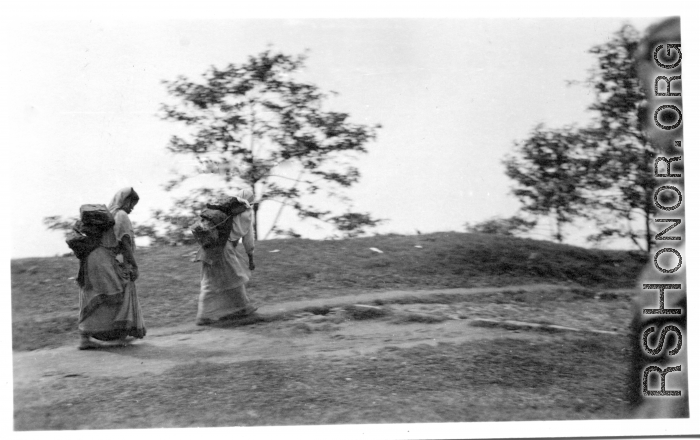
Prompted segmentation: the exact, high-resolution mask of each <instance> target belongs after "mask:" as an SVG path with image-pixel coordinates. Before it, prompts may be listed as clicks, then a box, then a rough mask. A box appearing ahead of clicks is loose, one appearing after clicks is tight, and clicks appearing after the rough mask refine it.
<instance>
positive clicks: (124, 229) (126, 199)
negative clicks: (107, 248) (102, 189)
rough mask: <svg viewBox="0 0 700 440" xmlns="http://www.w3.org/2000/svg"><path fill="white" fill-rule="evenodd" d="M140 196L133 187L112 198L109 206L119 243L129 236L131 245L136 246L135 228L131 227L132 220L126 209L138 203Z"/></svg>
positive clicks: (119, 192)
mask: <svg viewBox="0 0 700 440" xmlns="http://www.w3.org/2000/svg"><path fill="white" fill-rule="evenodd" d="M138 199H139V196H138V194H136V191H134V188H132V187H130V186H129V187H126V188H122V189H120V190H119V191H117V193H116V194H115V195H114V197H112V201H111V202H110V203H109V205H108V206H107V209H109V212H111V213H112V215H113V216H114V235H115V237H116V238H117V241H121V239H122V237H124V236H125V235H128V236H129V238H131V245H132V246H133V245H134V239H135V234H134V228H133V226H132V225H131V220H129V216H128V215H127V213H126V211H124V208H125V207H127V206H129V203H131V201H132V200H136V201H138Z"/></svg>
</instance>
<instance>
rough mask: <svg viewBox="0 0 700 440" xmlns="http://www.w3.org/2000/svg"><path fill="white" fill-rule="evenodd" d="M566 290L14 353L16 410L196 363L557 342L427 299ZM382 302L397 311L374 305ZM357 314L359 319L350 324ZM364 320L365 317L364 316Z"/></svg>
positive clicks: (325, 309) (267, 310)
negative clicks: (45, 390)
mask: <svg viewBox="0 0 700 440" xmlns="http://www.w3.org/2000/svg"><path fill="white" fill-rule="evenodd" d="M561 289H562V288H561V286H527V287H511V288H475V289H442V290H432V291H391V292H372V293H366V294H361V295H353V296H345V297H336V298H330V299H314V300H307V301H297V302H288V303H279V304H272V305H265V306H262V307H261V308H260V309H259V310H258V315H259V316H260V317H261V318H263V319H262V320H261V321H258V322H255V321H253V322H251V323H249V324H247V325H241V324H240V322H238V323H237V322H235V321H234V322H231V323H229V324H219V325H216V326H212V327H198V326H196V325H194V323H186V324H183V325H180V326H176V327H168V328H156V329H149V333H148V335H147V337H146V338H145V339H144V340H140V341H136V342H134V343H132V344H131V345H130V346H127V347H114V348H108V349H100V350H87V351H79V350H77V349H76V346H75V345H71V346H63V347H59V348H54V349H40V350H35V351H31V352H15V353H14V355H13V363H14V385H15V396H18V398H17V399H16V402H15V403H16V405H18V406H20V407H21V406H22V405H23V402H22V399H21V397H19V396H22V395H24V394H25V393H23V392H22V391H29V390H37V389H41V388H42V387H45V386H47V385H49V384H50V383H52V382H54V381H61V380H64V379H65V378H70V377H103V376H107V377H132V376H138V375H142V374H146V373H151V374H161V373H163V372H164V371H166V370H168V369H169V368H171V367H174V366H178V365H183V364H191V363H194V362H197V361H207V362H214V363H236V362H244V361H250V360H256V359H263V360H264V359H283V358H286V359H289V358H297V357H301V356H337V357H343V356H355V355H367V354H370V355H371V353H373V352H376V351H378V350H380V349H382V348H385V347H390V346H395V347H409V346H414V345H419V344H430V345H436V344H438V343H441V342H455V343H463V342H466V341H475V340H488V339H493V338H500V337H503V336H506V335H507V336H508V337H511V338H523V339H533V338H537V339H540V340H541V339H543V338H553V337H556V335H554V334H548V333H543V332H539V333H538V332H531V331H522V332H521V331H519V330H518V328H517V323H515V324H514V323H513V321H509V322H510V324H509V325H508V326H505V327H499V326H497V325H492V324H494V322H491V321H489V324H490V325H488V326H483V325H481V326H478V325H474V323H476V322H477V321H480V322H483V321H484V320H483V319H481V317H479V316H464V315H458V314H456V312H455V311H454V310H453V309H449V306H448V305H445V304H440V303H435V302H433V303H431V302H430V301H427V300H428V299H429V298H431V297H432V298H435V297H436V295H438V296H440V295H442V298H446V297H451V298H453V300H454V298H457V299H456V300H455V301H457V302H459V301H462V303H464V302H465V301H467V302H468V301H469V298H470V297H471V298H473V295H478V294H489V293H494V292H503V293H508V292H516V291H517V292H536V291H537V292H543V291H555V290H561ZM376 300H381V301H383V302H384V303H385V304H386V303H390V304H386V305H382V306H372V305H370V304H372V303H373V301H376ZM357 305H360V306H359V307H358V306H357ZM416 305H418V307H419V308H416ZM314 308H316V309H317V310H315V311H316V314H314V313H312V312H313V311H314ZM309 310H311V311H309ZM349 310H350V312H348V311H349ZM352 313H354V314H355V315H353V318H352V319H349V316H350V315H352ZM358 313H359V314H360V316H358V315H357V314H358ZM363 313H364V314H365V315H366V316H361V315H362V314H363ZM525 330H528V329H525ZM529 330H532V328H529ZM560 330H561V329H560ZM564 330H565V329H564ZM570 330H575V329H570ZM76 343H77V341H76ZM27 394H28V395H36V393H27ZM52 398H53V399H55V398H57V396H53V397H52V396H42V399H46V402H47V403H48V402H49V401H50V400H51V399H52ZM31 403H33V404H35V403H37V402H31ZM24 404H30V402H24Z"/></svg>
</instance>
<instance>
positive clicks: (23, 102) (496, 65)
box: [6, 17, 655, 258]
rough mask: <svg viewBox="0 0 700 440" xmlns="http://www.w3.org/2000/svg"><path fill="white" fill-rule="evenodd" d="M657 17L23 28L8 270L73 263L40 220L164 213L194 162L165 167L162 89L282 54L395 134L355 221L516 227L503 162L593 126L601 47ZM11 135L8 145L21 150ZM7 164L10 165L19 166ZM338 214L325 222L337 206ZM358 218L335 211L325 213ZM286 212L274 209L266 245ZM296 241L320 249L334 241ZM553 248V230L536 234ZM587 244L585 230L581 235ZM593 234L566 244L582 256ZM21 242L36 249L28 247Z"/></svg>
mask: <svg viewBox="0 0 700 440" xmlns="http://www.w3.org/2000/svg"><path fill="white" fill-rule="evenodd" d="M654 21H655V19H654V18H644V17H632V18H549V19H547V18H544V19H543V18H479V19H471V18H467V17H462V18H454V19H446V18H441V19H435V18H400V19H398V18H395V19H386V18H363V19H343V18H335V19H300V18H291V19H207V20H201V19H186V18H181V19H177V20H176V19H141V20H127V19H123V18H120V19H107V18H104V17H102V18H99V19H82V18H77V19H74V20H44V21H35V22H32V21H29V22H25V23H23V25H22V26H18V27H16V28H15V29H13V31H12V38H13V39H14V41H17V42H18V46H17V47H16V48H15V50H14V51H13V52H11V56H10V60H11V62H10V63H9V64H8V70H7V71H6V74H7V75H8V77H9V80H10V84H11V87H10V88H9V90H8V93H9V98H10V101H11V102H13V103H14V104H13V108H14V111H13V112H11V113H10V114H9V118H10V119H9V124H8V129H9V135H10V139H11V140H12V144H11V145H12V147H11V152H10V153H9V154H10V158H11V167H10V179H11V182H12V191H11V196H12V197H13V201H12V202H13V206H16V207H19V206H21V209H14V210H13V214H12V216H11V218H10V222H11V225H10V226H11V229H12V245H11V257H12V258H21V257H29V256H51V255H57V254H63V253H66V252H68V249H67V247H66V245H65V242H64V241H63V240H64V239H63V236H62V234H61V233H59V232H53V231H47V230H46V227H45V226H44V224H43V222H42V219H43V218H44V217H47V216H51V215H61V216H75V215H76V214H77V211H78V208H79V206H80V205H81V204H84V203H104V204H107V203H108V202H109V200H110V199H111V197H112V195H113V194H114V193H115V192H116V191H117V190H118V189H120V188H122V187H125V186H133V187H134V188H135V189H136V190H137V191H138V193H139V194H140V196H141V201H140V203H139V205H138V206H137V208H136V209H135V210H134V212H133V214H132V215H131V218H132V220H133V221H134V222H140V221H145V220H147V219H148V218H149V214H150V212H151V211H152V210H153V209H157V208H167V207H168V206H169V205H170V200H171V195H170V194H169V193H167V192H165V191H164V190H163V188H162V186H163V184H164V183H165V182H166V181H167V180H168V179H169V178H170V177H171V176H172V174H171V171H172V169H173V167H177V166H182V164H183V162H182V161H185V160H186V158H183V157H175V156H174V155H172V154H170V153H169V152H168V151H167V150H166V145H167V142H168V139H169V138H170V136H172V135H173V134H175V133H178V131H179V130H180V127H179V126H178V125H177V124H175V123H173V122H168V121H163V120H161V119H160V118H159V117H158V116H157V113H158V110H159V107H160V104H161V103H163V102H166V101H168V100H169V97H168V95H167V93H166V89H165V86H164V85H163V84H162V83H161V81H162V80H172V79H174V78H175V77H176V76H178V75H185V76H187V77H188V78H190V79H195V80H196V79H197V78H198V77H199V76H200V75H201V74H202V73H204V72H205V70H206V69H207V68H209V67H210V66H212V65H214V66H217V67H223V66H225V65H227V64H229V63H241V62H243V61H245V60H246V58H247V57H248V56H249V55H253V54H257V53H259V52H261V51H263V50H265V49H266V48H267V47H269V46H272V47H273V48H274V49H276V50H280V51H282V52H285V53H289V54H299V53H302V52H303V51H305V50H308V51H309V57H308V61H307V63H306V68H305V69H304V71H303V72H301V74H300V75H299V76H298V78H299V79H300V80H303V81H308V82H312V83H314V84H316V85H317V86H319V87H320V88H321V89H322V90H324V91H331V90H332V91H336V92H338V93H339V96H337V97H334V98H332V99H330V100H329V101H328V102H327V103H326V107H325V108H326V109H329V110H335V111H343V112H347V113H349V114H350V115H351V121H352V122H358V123H367V124H377V123H378V124H381V125H382V128H381V129H380V130H379V131H378V137H377V139H376V141H373V142H371V143H370V144H368V145H367V148H368V151H369V153H368V154H366V155H364V156H362V157H360V158H359V159H358V160H357V161H356V162H355V165H357V166H358V167H359V169H360V171H361V173H362V178H361V180H360V183H358V184H357V185H355V186H354V187H353V188H352V189H351V190H350V191H348V195H349V196H350V198H351V199H352V200H353V205H352V208H353V209H354V210H358V211H363V212H369V213H371V214H372V215H373V216H375V217H378V218H381V219H385V221H384V222H383V224H381V225H380V226H379V227H378V228H376V229H375V230H374V231H373V232H378V233H401V234H414V233H416V231H421V232H423V233H426V232H435V231H449V230H457V231H463V230H464V224H465V222H471V223H474V222H478V221H483V220H486V219H488V218H492V217H496V216H498V217H508V216H511V215H513V214H515V213H516V212H517V210H518V208H519V203H518V201H517V199H516V198H515V197H514V196H512V195H511V194H510V189H511V187H512V186H513V182H511V181H510V180H509V179H508V178H507V177H506V176H505V174H504V167H503V164H502V160H503V158H504V156H505V155H506V154H507V153H509V152H510V151H511V150H512V148H513V144H514V142H515V141H517V140H520V139H523V138H525V137H526V136H527V135H528V133H529V131H530V130H531V129H532V128H533V127H534V126H535V125H536V124H538V123H544V124H546V125H547V126H551V127H557V126H562V125H565V124H570V123H578V124H585V122H586V121H587V120H588V119H589V118H590V117H591V114H590V113H589V112H587V111H586V108H587V106H588V105H589V104H590V103H591V102H592V99H593V95H592V94H591V90H590V89H588V88H586V87H585V86H582V85H573V86H572V85H568V84H567V81H568V80H584V79H585V78H586V75H587V73H586V72H587V69H589V68H591V67H592V66H593V65H594V62H595V58H594V57H593V56H592V55H591V54H589V53H588V49H590V48H591V47H592V46H594V45H596V44H602V43H604V42H605V41H606V39H607V38H609V37H610V36H611V34H612V33H613V32H615V31H616V30H618V29H619V28H620V27H621V26H622V25H623V23H629V24H631V25H633V26H634V27H635V28H637V29H638V30H640V31H641V30H643V29H644V28H646V27H647V26H648V25H649V24H650V23H652V22H654ZM6 134H7V133H6ZM6 154H7V153H6ZM322 207H326V206H322ZM327 207H330V208H332V209H336V210H339V211H341V212H342V211H343V210H344V209H345V208H346V207H345V206H340V205H338V204H337V203H336V202H330V204H329V205H328V206H327ZM275 212H276V207H275V206H271V205H267V206H266V205H263V207H262V209H261V212H260V235H261V236H263V235H264V234H265V233H266V232H267V230H268V229H269V227H270V225H271V219H272V218H273V217H274V214H275ZM290 214H291V212H285V215H284V216H283V217H282V220H281V222H282V224H281V226H284V227H293V228H294V229H295V230H297V231H298V232H301V233H302V234H303V235H304V236H305V237H310V238H323V237H324V236H326V234H327V231H325V230H322V229H321V230H318V229H316V228H315V227H314V225H313V224H308V223H307V224H306V225H299V224H296V223H294V219H293V218H292V216H291V215H290ZM539 232H540V234H541V236H542V238H547V237H545V235H546V234H547V232H548V230H547V228H546V224H545V227H544V229H540V230H539ZM584 232H585V228H584ZM583 236H584V234H583V233H582V232H581V230H578V231H577V230H572V231H571V233H570V236H569V242H571V243H574V244H585V242H584V241H583ZM24 237H31V239H25V238H24Z"/></svg>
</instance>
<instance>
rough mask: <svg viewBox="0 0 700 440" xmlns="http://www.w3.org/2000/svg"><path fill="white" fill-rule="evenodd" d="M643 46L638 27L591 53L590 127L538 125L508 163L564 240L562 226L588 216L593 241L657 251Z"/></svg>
mask: <svg viewBox="0 0 700 440" xmlns="http://www.w3.org/2000/svg"><path fill="white" fill-rule="evenodd" d="M639 40H640V36H639V34H638V32H637V31H636V30H634V28H632V27H631V26H623V27H622V28H621V29H620V30H619V31H617V32H616V33H615V34H614V35H613V36H612V38H610V39H609V40H608V41H607V42H606V43H604V44H601V45H597V46H594V47H593V48H592V49H591V50H590V53H592V54H594V55H595V56H596V59H597V60H596V64H595V65H594V67H593V68H592V69H591V70H590V71H589V76H588V79H587V81H586V85H587V86H588V87H591V88H592V90H593V92H594V95H595V101H594V102H593V104H591V105H590V107H589V110H591V111H592V112H593V115H594V117H593V120H592V122H591V123H590V124H589V125H588V126H586V127H583V128H577V127H573V126H568V127H564V128H562V129H545V128H544V127H543V126H542V125H538V126H537V127H535V129H534V130H533V132H532V133H531V135H530V137H529V138H527V139H526V140H524V141H522V142H519V143H517V144H516V152H515V154H514V155H510V156H508V157H507V158H506V160H505V164H506V174H507V175H508V176H509V177H511V178H512V179H514V180H515V181H516V183H517V184H518V186H517V187H516V188H514V190H513V193H514V194H515V195H516V196H517V197H518V198H519V199H520V201H521V202H522V203H523V210H524V211H526V212H529V213H532V214H535V215H539V216H545V215H553V216H554V218H555V221H556V224H557V232H556V233H555V238H556V239H557V240H558V241H562V239H563V233H562V225H564V224H566V223H569V222H571V221H573V220H574V219H576V218H586V219H589V220H592V221H594V222H595V223H596V225H597V226H598V230H599V231H598V232H597V233H596V234H593V235H591V236H590V237H589V238H588V239H589V240H591V241H594V242H599V241H602V240H605V239H609V238H614V237H621V238H628V239H630V240H632V242H633V243H635V245H637V246H638V247H639V248H640V249H642V250H646V251H649V250H650V249H651V246H652V244H653V241H652V234H651V230H650V221H651V215H652V213H653V212H654V211H653V208H654V206H653V204H652V191H653V186H654V181H653V174H652V172H653V170H651V165H650V164H651V162H652V161H651V160H650V158H653V157H654V154H655V150H654V148H653V146H652V145H651V143H650V142H649V140H648V138H647V136H646V134H645V133H644V131H643V130H642V126H641V118H640V117H639V113H640V110H641V109H642V108H643V106H644V100H645V97H644V94H643V91H642V89H641V87H640V81H639V80H638V78H637V73H636V69H635V63H634V53H635V51H636V50H637V46H638V44H639ZM640 225H642V227H641V228H640Z"/></svg>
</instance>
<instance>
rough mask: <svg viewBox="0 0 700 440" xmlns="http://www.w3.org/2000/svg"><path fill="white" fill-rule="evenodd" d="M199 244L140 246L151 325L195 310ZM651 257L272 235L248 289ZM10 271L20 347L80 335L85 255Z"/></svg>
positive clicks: (431, 238) (601, 264)
mask: <svg viewBox="0 0 700 440" xmlns="http://www.w3.org/2000/svg"><path fill="white" fill-rule="evenodd" d="M417 246H420V247H417ZM370 247H374V248H378V249H381V250H382V251H383V252H384V253H381V254H380V253H376V252H373V251H372V250H370V249H369V248H370ZM274 250H278V252H271V251H274ZM194 251H196V247H194V246H191V247H189V246H183V247H154V248H140V249H138V251H137V255H136V257H137V259H138V261H139V265H140V270H141V278H140V279H139V281H138V282H137V289H138V292H139V297H140V299H141V306H142V309H143V312H144V315H145V319H146V324H147V326H148V327H160V326H168V325H174V324H178V323H181V322H183V321H188V320H193V319H194V316H195V314H196V310H197V295H198V293H199V276H200V275H199V271H200V268H199V264H198V263H193V262H191V256H192V253H193V252H194ZM646 260H647V257H646V256H645V255H640V254H638V253H630V252H623V251H598V250H588V249H582V248H577V247H573V246H566V245H558V244H554V243H551V242H546V241H536V240H529V239H519V238H514V237H504V236H496V235H482V234H465V233H456V232H449V233H436V234H426V235H419V236H408V237H407V236H393V235H388V236H377V237H368V238H357V239H351V240H342V241H313V240H303V239H289V240H269V241H263V242H259V243H258V244H257V250H256V264H257V269H256V270H255V272H254V275H253V280H252V281H251V283H250V284H249V293H250V296H251V298H252V299H253V300H254V301H255V302H256V303H258V304H266V303H273V302H278V301H290V300H295V299H304V298H319V297H331V296H335V295H341V294H342V295H347V294H350V293H353V292H359V291H366V290H382V289H384V290H387V289H392V290H393V289H406V290H410V289H432V288H448V287H483V286H505V285H518V284H535V283H561V284H571V283H573V284H575V285H576V284H578V285H581V286H585V287H591V288H596V289H605V288H625V287H633V286H634V282H635V279H636V277H637V275H638V274H639V272H640V270H641V268H642V266H643V265H644V263H645V262H646ZM11 270H12V313H13V347H14V348H15V349H20V350H22V349H31V348H36V347H41V346H50V345H55V344H57V343H63V342H65V341H66V340H67V338H75V337H77V333H76V327H77V316H78V309H77V307H78V306H77V303H78V295H77V289H78V288H77V286H76V285H75V283H74V281H73V279H72V278H73V277H75V275H76V273H77V270H78V261H77V259H76V258H74V257H72V256H69V257H54V258H25V259H19V260H13V261H12V262H11Z"/></svg>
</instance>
